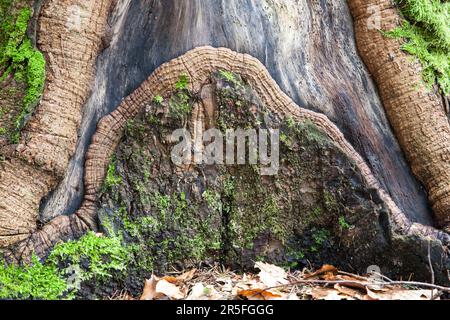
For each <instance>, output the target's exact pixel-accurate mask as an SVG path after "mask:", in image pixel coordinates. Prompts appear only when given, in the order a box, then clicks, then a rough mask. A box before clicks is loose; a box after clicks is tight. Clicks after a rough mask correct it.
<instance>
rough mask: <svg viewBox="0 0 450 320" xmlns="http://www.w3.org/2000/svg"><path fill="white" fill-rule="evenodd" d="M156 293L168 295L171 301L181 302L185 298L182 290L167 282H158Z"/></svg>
mask: <svg viewBox="0 0 450 320" xmlns="http://www.w3.org/2000/svg"><path fill="white" fill-rule="evenodd" d="M156 292H157V293H162V294H164V295H166V296H167V297H169V298H170V299H171V300H181V299H183V298H184V297H185V296H184V294H183V293H181V291H180V288H178V287H177V286H176V285H174V284H173V283H170V282H168V281H167V280H160V281H158V283H157V284H156Z"/></svg>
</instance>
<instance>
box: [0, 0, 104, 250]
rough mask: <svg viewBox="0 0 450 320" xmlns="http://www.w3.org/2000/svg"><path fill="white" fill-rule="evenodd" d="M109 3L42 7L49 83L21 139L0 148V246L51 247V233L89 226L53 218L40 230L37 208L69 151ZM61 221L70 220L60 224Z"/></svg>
mask: <svg viewBox="0 0 450 320" xmlns="http://www.w3.org/2000/svg"><path fill="white" fill-rule="evenodd" d="M110 4H111V0H101V1H94V0H88V1H81V0H63V1H61V0H58V1H56V0H49V1H45V3H44V5H43V7H42V10H41V14H40V18H39V39H38V44H39V47H40V49H41V50H42V52H43V53H44V54H45V57H46V60H47V70H46V72H47V83H46V86H45V90H44V94H43V97H42V100H41V102H40V104H39V106H38V107H37V110H36V112H35V114H34V115H33V117H32V118H31V119H30V121H29V122H28V124H27V125H26V127H25V128H24V130H23V132H22V135H21V139H20V143H19V144H18V145H17V146H7V147H4V148H3V149H2V150H1V153H2V154H3V155H5V156H6V159H5V160H4V161H2V162H1V163H0V248H1V247H6V246H10V245H12V244H14V243H16V242H18V241H21V240H24V239H35V238H36V237H37V238H40V240H39V241H35V242H40V243H46V244H47V246H49V245H51V244H52V243H54V241H53V240H55V241H58V240H59V239H53V238H52V236H53V235H61V234H68V233H73V231H74V230H78V229H80V228H81V229H84V230H87V229H88V227H87V226H84V228H82V227H81V226H82V225H84V223H82V222H81V221H77V219H78V220H79V218H78V217H77V216H75V217H71V218H68V217H60V218H57V219H56V220H55V221H52V222H51V223H49V224H47V225H45V226H44V227H43V229H42V230H40V231H39V232H38V229H39V224H40V223H39V222H38V220H39V206H40V202H41V200H42V199H43V198H44V197H45V196H47V195H48V193H49V192H50V191H51V190H53V189H54V188H55V186H56V185H57V183H58V182H59V180H60V177H61V176H62V175H63V174H64V173H65V171H66V169H67V165H68V163H69V160H70V157H71V156H72V155H73V152H74V149H75V144H76V142H77V139H78V138H77V129H78V126H79V123H80V121H81V113H82V112H81V111H82V107H83V104H84V102H85V100H86V99H87V97H88V95H89V90H90V86H91V83H92V79H93V74H94V64H95V59H96V57H97V55H98V53H99V52H100V49H101V43H102V41H101V36H102V34H103V33H104V30H105V26H106V19H107V15H108V11H109V5H110ZM62 221H65V223H66V222H71V224H67V227H66V228H64V227H63V226H62V224H61V222H62ZM32 235H33V236H32ZM30 237H31V238H30ZM27 242H30V241H27Z"/></svg>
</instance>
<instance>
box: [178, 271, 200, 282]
mask: <svg viewBox="0 0 450 320" xmlns="http://www.w3.org/2000/svg"><path fill="white" fill-rule="evenodd" d="M196 272H197V269H192V270H190V271H187V272H185V273H183V274H182V275H180V276H178V277H177V278H176V279H177V280H178V281H181V282H188V281H191V280H192V279H193V278H194V275H195V273H196Z"/></svg>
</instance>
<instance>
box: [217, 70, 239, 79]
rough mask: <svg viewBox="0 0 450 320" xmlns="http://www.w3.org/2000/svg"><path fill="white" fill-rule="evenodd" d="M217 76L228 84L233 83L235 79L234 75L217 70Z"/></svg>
mask: <svg viewBox="0 0 450 320" xmlns="http://www.w3.org/2000/svg"><path fill="white" fill-rule="evenodd" d="M219 75H220V76H221V77H222V78H223V79H225V80H227V81H228V82H234V81H235V80H236V79H235V78H234V73H233V72H231V71H226V70H219Z"/></svg>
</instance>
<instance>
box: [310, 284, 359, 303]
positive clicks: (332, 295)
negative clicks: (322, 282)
mask: <svg viewBox="0 0 450 320" xmlns="http://www.w3.org/2000/svg"><path fill="white" fill-rule="evenodd" d="M307 294H308V295H310V296H311V297H312V298H313V299H315V300H355V298H353V297H351V296H348V295H346V294H341V293H340V292H339V291H337V290H335V289H331V288H322V287H315V288H312V289H311V290H310V291H309V292H308V293H307Z"/></svg>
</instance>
